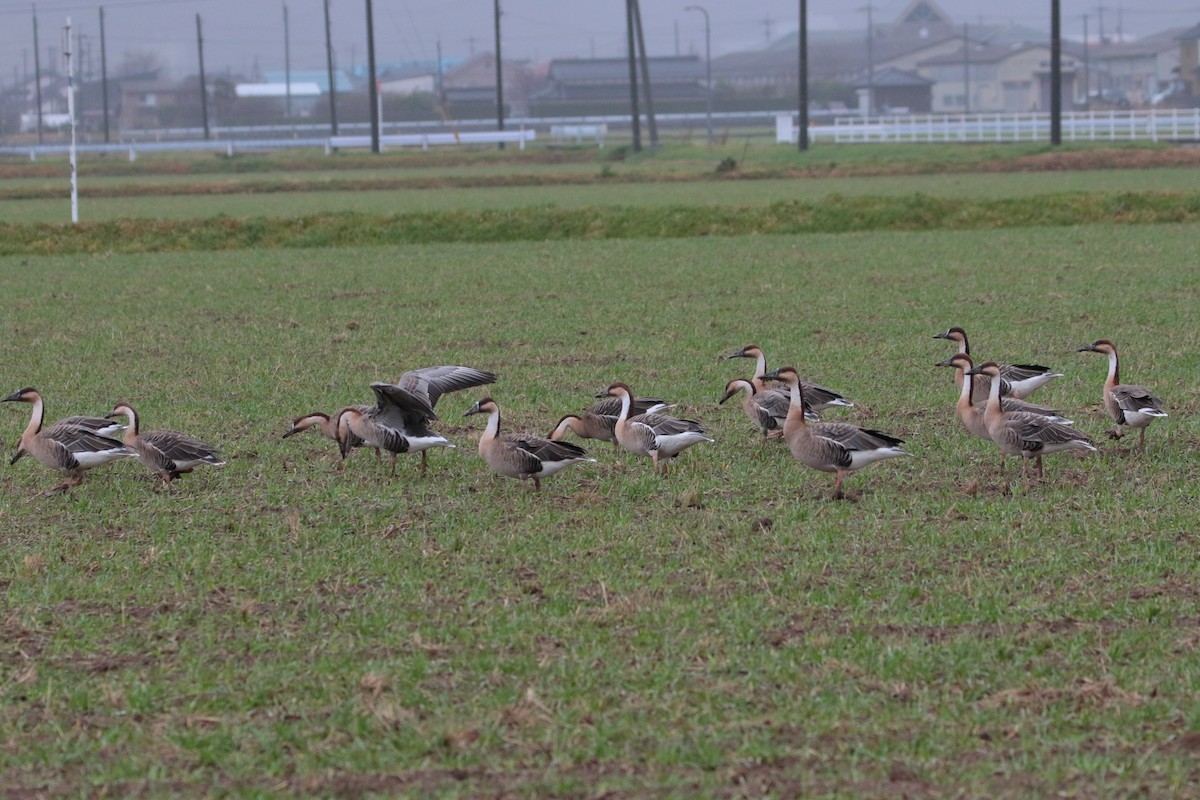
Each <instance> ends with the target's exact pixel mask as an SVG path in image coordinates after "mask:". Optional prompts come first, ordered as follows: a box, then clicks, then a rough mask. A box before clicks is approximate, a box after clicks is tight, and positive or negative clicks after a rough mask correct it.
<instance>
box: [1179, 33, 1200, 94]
mask: <svg viewBox="0 0 1200 800" xmlns="http://www.w3.org/2000/svg"><path fill="white" fill-rule="evenodd" d="M1175 40H1176V41H1177V42H1179V79H1180V80H1181V81H1183V84H1184V86H1185V87H1186V88H1185V91H1186V93H1187V95H1188V97H1191V98H1193V100H1194V99H1195V98H1200V58H1198V56H1200V52H1197V51H1200V24H1197V25H1194V26H1192V27H1191V28H1188V29H1187V30H1185V31H1184V32H1183V33H1181V34H1179V35H1178V36H1177V37H1175Z"/></svg>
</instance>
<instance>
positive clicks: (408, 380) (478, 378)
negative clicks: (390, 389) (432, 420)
mask: <svg viewBox="0 0 1200 800" xmlns="http://www.w3.org/2000/svg"><path fill="white" fill-rule="evenodd" d="M495 382H496V375H495V373H492V372H486V371H484V370H481V369H475V368H474V367H459V366H454V365H451V364H447V365H445V366H441V367H423V368H421V369H413V370H409V371H408V372H406V373H404V374H403V375H401V376H400V380H398V381H396V385H397V386H399V387H400V388H402V389H405V390H407V391H409V392H411V393H412V394H414V395H416V396H417V397H420V398H422V399H423V400H424V401H425V402H426V403H427V404H428V405H429V407H430V409H432V408H433V407H434V406H436V405H437V402H438V399H439V398H440V397H441V396H442V395H444V394H448V393H450V392H457V391H459V390H460V389H469V388H471V387H472V386H484V385H486V384H489V383H495Z"/></svg>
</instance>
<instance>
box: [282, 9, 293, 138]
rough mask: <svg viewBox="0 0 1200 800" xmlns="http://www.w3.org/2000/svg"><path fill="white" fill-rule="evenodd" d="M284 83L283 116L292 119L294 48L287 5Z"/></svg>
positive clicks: (284, 12)
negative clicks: (289, 28) (289, 32)
mask: <svg viewBox="0 0 1200 800" xmlns="http://www.w3.org/2000/svg"><path fill="white" fill-rule="evenodd" d="M283 83H284V91H285V92H287V99H286V100H285V102H284V106H283V109H284V111H283V115H284V116H285V117H286V118H288V119H291V118H292V46H291V39H290V37H289V36H288V9H287V3H284V4H283Z"/></svg>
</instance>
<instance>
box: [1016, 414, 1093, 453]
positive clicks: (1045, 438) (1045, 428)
mask: <svg viewBox="0 0 1200 800" xmlns="http://www.w3.org/2000/svg"><path fill="white" fill-rule="evenodd" d="M1004 424H1005V426H1006V427H1007V428H1008V429H1009V430H1010V431H1012V432H1013V433H1015V434H1016V435H1017V436H1019V437H1020V438H1021V440H1022V441H1025V442H1038V443H1040V444H1042V445H1047V444H1063V443H1065V442H1087V443H1088V444H1091V441H1092V440H1091V439H1089V438H1088V437H1087V436H1085V435H1084V434H1083V433H1081V432H1079V431H1077V430H1076V429H1075V428H1072V427H1071V426H1069V425H1063V424H1062V423H1059V422H1053V421H1051V420H1050V419H1049V418H1048V417H1043V416H1041V415H1038V414H1010V415H1008V417H1007V419H1005V421H1004Z"/></svg>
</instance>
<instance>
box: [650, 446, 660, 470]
mask: <svg viewBox="0 0 1200 800" xmlns="http://www.w3.org/2000/svg"><path fill="white" fill-rule="evenodd" d="M650 463H651V464H653V465H654V472H655V473H656V474H657V473H658V472H659V468H658V451H657V450H651V451H650Z"/></svg>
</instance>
